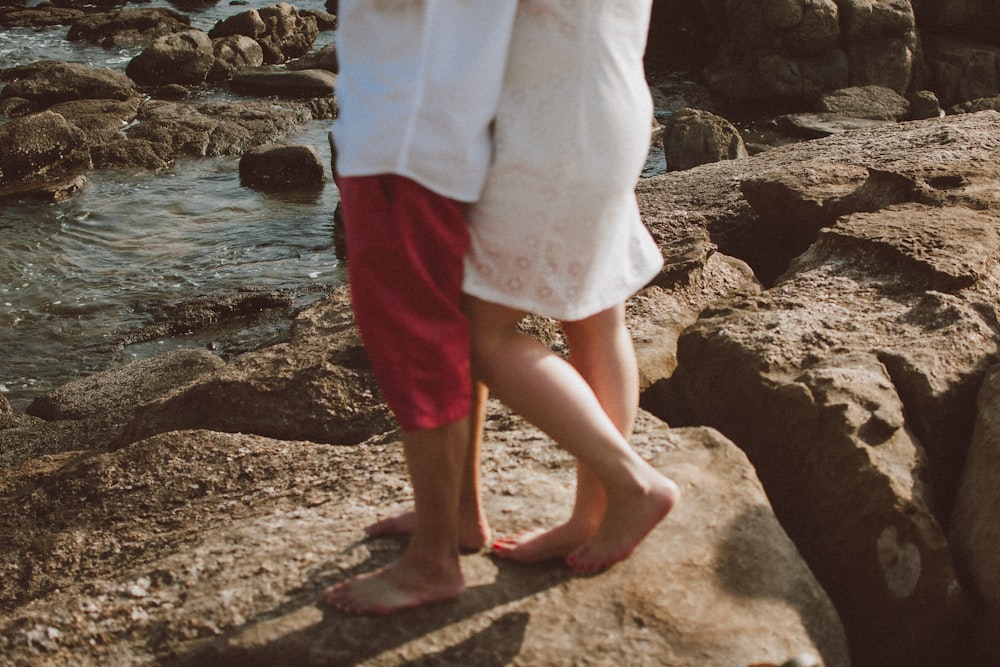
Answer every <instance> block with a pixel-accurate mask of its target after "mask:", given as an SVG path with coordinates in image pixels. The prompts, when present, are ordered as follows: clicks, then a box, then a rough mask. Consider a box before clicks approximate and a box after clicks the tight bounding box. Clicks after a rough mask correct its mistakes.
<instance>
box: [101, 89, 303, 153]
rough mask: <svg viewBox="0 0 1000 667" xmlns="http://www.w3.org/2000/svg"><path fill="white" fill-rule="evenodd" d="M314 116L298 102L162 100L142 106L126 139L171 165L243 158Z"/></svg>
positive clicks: (127, 131)
mask: <svg viewBox="0 0 1000 667" xmlns="http://www.w3.org/2000/svg"><path fill="white" fill-rule="evenodd" d="M311 118H312V113H311V112H310V110H309V108H308V107H306V106H303V105H300V104H293V103H285V104H275V103H273V102H239V103H236V102H232V103H207V104H184V103H177V102H169V101H165V100H157V101H150V102H147V103H144V104H143V105H142V107H141V108H140V110H139V115H138V121H139V122H138V123H137V124H135V125H133V126H132V127H130V128H128V130H126V136H127V137H128V139H129V140H131V141H133V142H137V141H143V142H147V143H148V144H149V147H150V148H149V150H150V151H152V152H153V153H154V154H156V155H157V156H159V157H160V158H161V159H162V160H164V161H166V162H169V161H172V160H174V159H176V158H177V157H178V156H181V155H188V156H195V157H201V156H206V155H240V154H242V153H243V152H244V151H246V150H247V149H249V148H251V147H253V146H257V145H260V144H264V143H270V142H273V141H276V140H278V139H281V138H282V137H283V136H284V135H285V134H287V133H288V132H289V131H290V130H292V129H294V128H296V127H299V126H300V125H301V124H302V123H304V122H306V121H307V120H310V119H311ZM116 147H117V144H115V145H112V146H111V149H115V148H116ZM125 157H127V156H125Z"/></svg>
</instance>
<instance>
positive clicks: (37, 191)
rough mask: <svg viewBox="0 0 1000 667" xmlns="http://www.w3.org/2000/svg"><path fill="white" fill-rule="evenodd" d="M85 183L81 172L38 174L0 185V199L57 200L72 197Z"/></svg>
mask: <svg viewBox="0 0 1000 667" xmlns="http://www.w3.org/2000/svg"><path fill="white" fill-rule="evenodd" d="M86 184H87V177H86V176H84V175H83V174H72V175H68V176H38V177H34V178H27V179H24V180H21V181H16V182H14V183H7V184H5V185H0V201H2V200H5V199H37V200H40V201H48V202H58V201H62V200H63V199H67V198H69V197H72V196H73V195H75V194H76V193H77V192H79V191H80V190H82V189H83V187H84V186H85V185H86Z"/></svg>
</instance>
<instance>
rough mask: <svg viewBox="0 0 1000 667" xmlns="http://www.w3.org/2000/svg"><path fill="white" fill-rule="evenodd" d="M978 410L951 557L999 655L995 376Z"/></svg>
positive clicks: (991, 650) (999, 471) (999, 467)
mask: <svg viewBox="0 0 1000 667" xmlns="http://www.w3.org/2000/svg"><path fill="white" fill-rule="evenodd" d="M977 405H978V408H979V411H978V413H977V415H976V427H975V431H974V432H973V436H972V444H971V446H970V447H969V454H968V456H967V457H966V460H965V472H964V475H963V476H962V483H961V485H960V486H959V489H958V499H957V501H956V503H955V513H954V517H953V519H952V524H951V541H952V544H953V545H954V549H955V554H956V558H957V559H958V561H959V563H960V564H961V565H962V567H963V570H964V571H965V572H967V573H968V577H969V579H970V581H971V582H972V587H973V590H974V592H975V595H976V599H977V601H978V602H979V604H980V605H981V608H980V609H979V612H980V613H979V614H977V617H978V618H979V620H980V623H981V631H980V634H981V637H982V639H983V642H984V644H985V645H986V650H987V652H988V654H989V655H993V656H996V655H998V652H1000V571H998V569H997V563H1000V507H998V505H997V502H996V499H997V498H1000V425H998V423H997V419H998V417H1000V372H998V371H997V369H995V368H994V369H991V371H990V372H989V373H987V374H986V377H985V378H984V380H983V386H982V388H981V389H980V391H979V400H978V403H977Z"/></svg>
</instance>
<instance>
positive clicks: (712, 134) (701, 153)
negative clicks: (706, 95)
mask: <svg viewBox="0 0 1000 667" xmlns="http://www.w3.org/2000/svg"><path fill="white" fill-rule="evenodd" d="M662 142H663V152H664V155H665V157H666V160H667V169H668V170H671V171H674V170H679V169H690V168H691V167H697V166H698V165H702V164H707V163H709V162H717V161H719V160H735V159H738V158H744V157H747V149H746V145H745V144H744V143H743V137H742V136H740V132H739V130H737V129H736V127H735V126H733V124H732V123H730V122H729V121H727V120H726V119H725V118H722V117H721V116H716V115H715V114H713V113H711V112H708V111H700V110H698V109H680V110H679V111H676V112H674V113H673V114H671V115H670V117H669V118H668V119H667V120H666V122H665V123H664V128H663V138H662Z"/></svg>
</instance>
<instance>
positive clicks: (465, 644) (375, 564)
mask: <svg viewBox="0 0 1000 667" xmlns="http://www.w3.org/2000/svg"><path fill="white" fill-rule="evenodd" d="M372 542H375V543H376V545H377V543H378V542H384V540H375V541H369V544H370V545H371V543H372ZM353 546H358V545H357V544H356V545H353ZM351 548H352V547H350V546H349V547H348V550H350V549H351ZM398 557H399V551H398V550H397V549H379V548H375V549H373V551H372V552H371V555H370V557H369V558H368V559H366V560H365V561H363V562H361V563H358V564H357V565H355V566H353V567H351V568H349V569H346V570H342V571H341V573H340V574H339V575H338V576H337V577H336V579H335V580H330V579H329V578H328V577H327V576H325V574H323V573H322V572H321V573H319V574H317V575H316V576H315V577H313V578H312V580H311V581H310V582H309V583H307V584H306V585H305V588H307V589H308V590H309V591H310V593H309V594H308V595H306V594H304V595H303V596H300V597H299V599H298V600H297V601H296V602H295V603H294V604H291V605H286V606H285V607H284V608H283V609H282V610H280V611H279V612H278V613H277V614H276V615H275V616H272V617H270V618H267V619H265V620H261V621H259V622H257V623H254V624H251V625H248V626H244V627H242V628H240V629H239V630H237V631H235V632H232V633H230V634H228V635H224V636H222V637H218V638H213V639H210V640H205V641H203V642H201V643H198V644H196V645H194V646H192V647H190V648H188V649H187V650H186V651H184V652H182V653H179V654H177V655H174V656H171V657H169V658H167V659H165V660H163V661H162V662H161V663H160V664H162V665H164V667H225V666H227V665H233V666H236V665H239V666H241V667H248V666H251V665H261V666H264V665H267V666H271V665H327V666H331V667H332V666H336V665H357V664H361V663H366V662H367V661H369V660H374V661H376V662H378V664H383V663H385V664H397V663H398V664H408V665H414V664H415V665H436V664H467V665H480V666H484V667H489V666H491V665H497V666H500V665H506V664H509V663H510V661H511V660H513V659H514V658H515V657H516V656H517V655H518V654H519V653H520V652H521V650H522V647H523V644H524V639H525V634H526V631H527V628H528V625H529V622H530V620H531V614H530V613H527V612H523V611H511V610H509V609H505V607H507V606H508V605H510V604H511V603H516V602H517V601H519V600H524V599H526V598H530V597H532V596H534V595H536V594H539V593H541V592H543V591H546V590H548V589H552V588H556V587H559V586H561V585H562V584H564V583H565V582H566V581H567V580H569V579H571V578H572V577H573V575H572V573H571V572H569V571H567V570H566V569H565V568H562V567H549V566H527V565H521V564H518V563H512V562H508V561H501V560H497V559H491V558H483V557H481V556H469V557H466V558H465V561H464V562H463V567H464V568H465V570H466V576H467V578H468V579H469V584H470V585H469V587H468V588H467V589H466V591H465V592H464V593H463V594H462V596H461V597H460V598H458V599H457V600H453V601H448V602H441V603H436V604H430V605H425V606H422V607H418V608H416V609H411V610H407V611H402V612H397V613H394V614H391V615H388V616H350V615H345V614H342V613H340V612H338V611H335V610H333V609H330V608H328V607H326V606H325V605H323V604H322V603H321V602H320V603H315V604H314V603H312V600H315V599H316V598H318V597H319V596H320V594H321V591H322V589H323V588H325V587H326V586H328V585H330V584H331V583H336V582H337V581H342V580H345V579H349V578H351V577H353V576H355V575H357V574H361V573H364V572H370V571H372V570H375V569H378V568H379V567H382V566H384V565H386V564H387V563H388V562H391V561H392V560H394V559H396V558H398ZM329 565H330V564H328V566H329ZM442 644H445V645H446V648H439V647H440V646H441V645H442Z"/></svg>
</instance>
